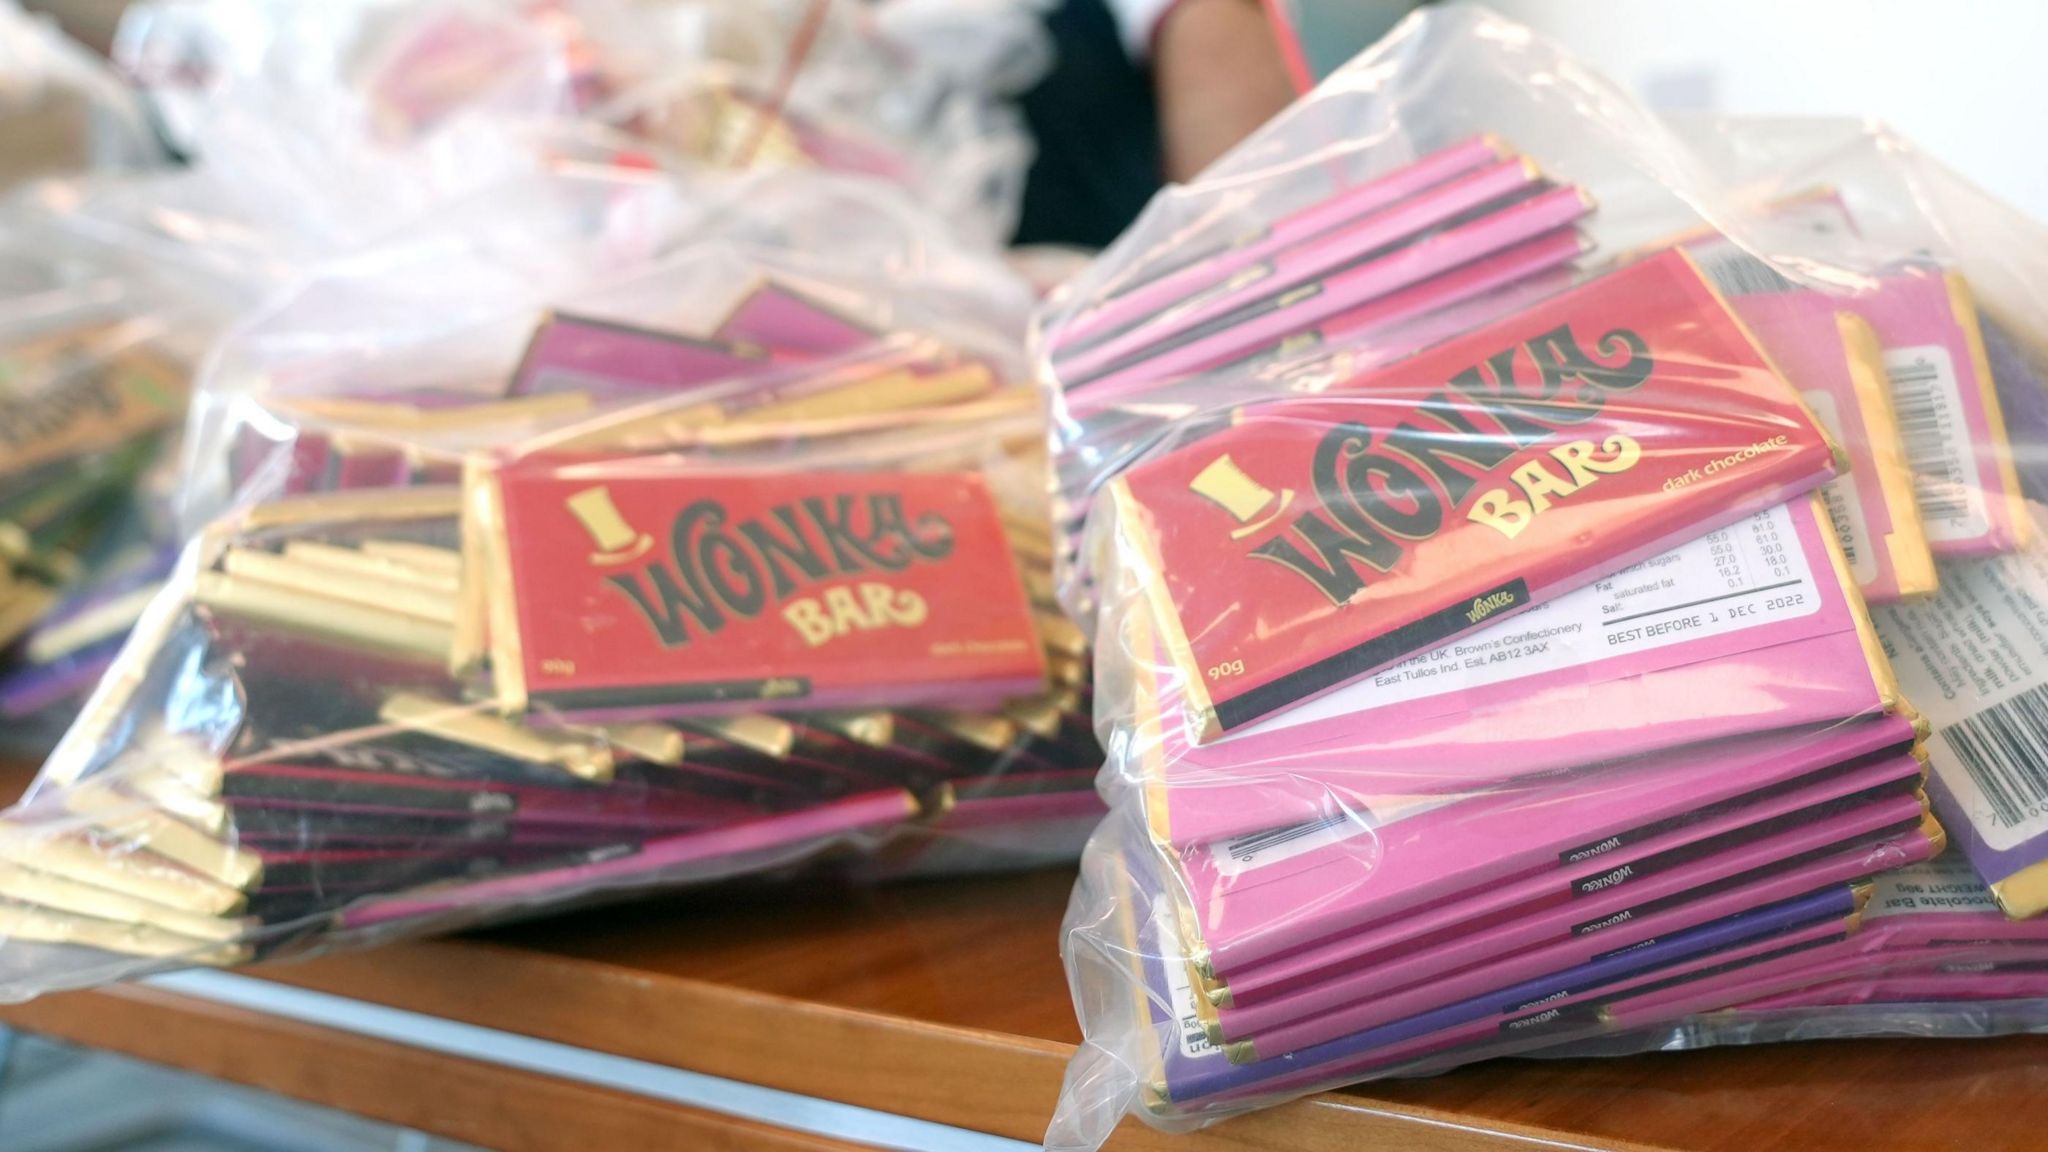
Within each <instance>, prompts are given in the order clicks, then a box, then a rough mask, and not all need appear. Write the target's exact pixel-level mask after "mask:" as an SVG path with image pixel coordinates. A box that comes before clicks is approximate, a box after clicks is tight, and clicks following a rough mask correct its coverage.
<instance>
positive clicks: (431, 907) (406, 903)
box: [340, 790, 920, 930]
mask: <svg viewBox="0 0 2048 1152" xmlns="http://www.w3.org/2000/svg"><path fill="white" fill-rule="evenodd" d="M919 811H920V808H919V805H918V803H917V800H916V798H915V797H913V796H911V795H910V794H909V793H907V792H903V791H900V790H884V791H877V792H866V793H861V794H859V795H856V796H849V797H845V798H843V799H840V800H834V801H830V802H828V803H824V804H819V805H816V806H814V807H810V808H805V809H802V810H799V811H796V812H788V813H779V814H773V815H765V816H762V817H760V818H759V819H755V820H751V821H747V822H744V823H740V824H734V825H728V826H725V827H721V828H716V829H712V830H709V831H705V832H695V833H684V834H681V835H678V836H672V837H665V838H662V839H659V840H651V841H648V842H647V843H645V844H642V845H640V846H638V847H637V848H634V849H631V850H625V851H617V852H612V853H608V854H605V855H603V856H602V857H601V858H595V859H591V860H588V861H584V862H582V863H578V864H573V865H570V866H567V867H555V868H547V869H542V870H537V871H533V872H530V873H525V874H518V875H508V876H499V877H494V878H491V879H488V880H481V881H477V882H474V883H467V884H452V885H446V886H442V887H438V888H429V889H425V890H423V891H420V892H416V893H407V894H403V895H396V896H388V897H378V898H375V899H371V900H366V901H364V902H361V903H359V904H357V905H355V906H353V907H351V908H349V909H348V910H347V911H346V912H345V913H344V914H343V915H342V917H341V921H340V927H341V928H342V929H343V930H350V929H359V928H370V927H379V926H384V925H389V924H393V923H401V922H405V921H410V920H417V919H425V918H431V917H435V916H442V915H449V914H455V913H463V912H468V913H470V914H475V912H476V911H477V910H478V909H487V908H504V907H507V906H516V905H518V904H521V903H527V902H532V901H537V900H545V899H556V898H559V897H561V896H564V895H568V894H570V893H573V892H577V891H582V890H586V889H589V888H593V887H597V886H599V885H604V886H613V885H619V884H626V883H634V882H639V883H653V882H656V881H659V880H662V879H664V878H673V876H672V874H673V873H675V872H677V871H680V870H686V869H692V868H697V869H704V870H706V871H708V872H710V873H711V874H730V873H735V872H739V871H744V870H745V869H746V866H747V865H746V862H747V860H748V859H749V858H750V857H761V856H767V855H771V854H773V853H775V852H778V851H786V850H790V849H795V848H800V847H815V846H816V845H817V844H818V843H820V842H821V841H825V840H829V839H831V838H834V837H840V836H848V835H852V834H855V833H859V832H864V831H873V830H878V829H882V828H887V827H890V826H893V825H896V824H900V823H902V822H903V821H905V820H908V819H911V818H913V817H915V816H916V815H917V814H918V813H919Z"/></svg>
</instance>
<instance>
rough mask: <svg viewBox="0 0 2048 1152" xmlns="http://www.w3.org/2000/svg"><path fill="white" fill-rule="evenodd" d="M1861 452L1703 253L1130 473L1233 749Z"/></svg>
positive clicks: (1182, 631)
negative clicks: (1285, 718) (1843, 445)
mask: <svg viewBox="0 0 2048 1152" xmlns="http://www.w3.org/2000/svg"><path fill="white" fill-rule="evenodd" d="M1838 467H1839V453H1838V450H1837V449H1836V448H1835V446H1834V444H1833V443H1832V442H1831V441H1830V439H1829V438H1828V436H1827V434H1826V432H1825V431H1823V430H1822V428H1821V426H1820V425H1819V423H1818V422H1817V421H1816V419H1815V417H1814V414H1813V413H1812V411H1811V410H1810V409H1809V408H1808V407H1807V406H1806V403H1805V401H1804V400H1803V399H1802V398H1801V397H1800V395H1799V393H1798V392H1797V391H1796V390H1795V389H1794V388H1793V387H1792V386H1791V385H1789V384H1788V383H1787V382H1786V381H1785V379H1784V378H1783V376H1782V375H1781V374H1780V373H1779V372H1778V370H1777V369H1776V368H1775V367H1774V366H1773V365H1772V363H1771V362H1770V360H1769V358H1768V357H1767V356H1766V355H1765V354H1764V352H1763V351H1762V350H1761V349H1760V348H1759V347H1758V345H1757V343H1756V341H1755V340H1754V339H1753V338H1752V336H1751V334H1750V333H1749V331H1748V330H1747V329H1746V328H1745V327H1744V326H1743V324H1742V323H1741V321H1740V320H1739V319H1738V318H1737V317H1736V316H1735V315H1734V314H1733V313H1732V312H1731V311H1730V309H1729V308H1728V306H1727V304H1726V302H1725V301H1724V300H1722V298H1721V297H1720V296H1719V294H1718V293H1716V292H1715V290H1714V289H1713V288H1712V286H1711V285H1709V284H1708V283H1707V281H1706V280H1705V279H1704V278H1703V277H1702V275H1701V274H1700V272H1699V270H1698V269H1697V268H1696V267H1695V266H1694V265H1693V263H1692V261H1691V260H1690V259H1689V258H1688V257H1687V256H1686V255H1685V254H1684V253H1682V252H1679V251H1675V250H1674V251H1670V252H1667V253H1665V254H1663V255H1661V256H1658V257H1654V258H1651V259H1649V260H1645V261H1642V262H1640V263H1637V264H1633V265H1630V266H1628V267H1625V268H1623V269H1621V270H1619V271H1616V272H1614V273H1611V274H1609V275H1607V276H1603V277H1601V278H1599V279H1597V280H1594V281H1591V282H1589V283H1587V284H1586V285H1584V286H1582V287H1580V288H1577V289H1575V290H1573V291H1571V292H1567V293H1564V294H1562V295H1559V296H1556V297H1553V298H1551V299H1549V300H1547V301H1544V302H1542V303H1539V304H1537V305H1535V306H1534V307H1531V308H1529V309H1527V310H1525V311H1523V312H1521V313H1519V314H1517V315H1515V316H1513V317H1511V318H1509V319H1507V320H1504V321H1502V322H1499V323H1496V324H1493V325H1490V326H1488V327H1486V328H1483V329H1479V330H1476V331H1474V332H1472V333H1470V334H1469V335H1467V336H1465V337H1462V338H1460V339H1457V340H1453V341H1450V342H1447V343H1445V344H1442V345H1439V346H1437V347H1436V348H1434V349H1432V350H1430V351H1428V352H1426V353H1423V354H1421V355H1418V356H1416V357H1413V358H1411V359H1409V360H1407V361H1404V362H1402V363H1400V364H1397V365H1394V366H1392V367H1390V368H1387V369H1384V370H1381V371H1379V372H1376V373H1372V374H1370V375H1367V376H1364V377H1361V378H1358V379H1355V380H1353V381H1351V382H1349V383H1348V384H1346V385H1343V386H1341V387H1339V388H1336V389H1333V390H1332V391H1331V392H1330V393H1327V394H1325V395H1323V396H1321V397H1318V398H1315V399H1312V400H1289V401H1282V402H1277V403H1272V404H1267V405H1263V406H1259V407H1253V408H1247V409H1244V410H1241V411H1240V412H1238V413H1237V415H1236V416H1235V418H1234V421H1233V426H1232V427H1231V428H1229V429H1228V430H1227V431H1224V432H1221V433H1218V434H1216V435H1214V436H1211V437H1209V438H1207V439H1204V440H1202V441H1200V442H1198V443H1196V444H1192V445H1189V446H1187V447H1185V448H1182V449H1180V450H1178V451H1175V452H1173V453H1170V454H1168V455H1165V456H1162V457H1160V458H1158V459H1156V460H1153V461H1150V462H1148V463H1146V464H1143V465H1141V466H1139V467H1136V468H1133V469H1132V470H1130V471H1129V472H1127V473H1125V474H1124V475H1123V476H1122V477H1121V478H1120V479H1119V480H1118V481H1117V482H1116V483H1115V484H1114V485H1113V486H1112V487H1111V488H1110V490H1109V491H1110V492H1111V499H1113V500H1115V501H1117V503H1118V505H1119V508H1118V510H1117V511H1118V514H1117V516H1116V517H1115V524H1116V527H1115V530H1116V532H1117V533H1118V543H1119V545H1120V546H1121V547H1122V548H1124V549H1125V550H1126V553H1127V554H1126V556H1125V558H1124V562H1125V564H1126V565H1127V566H1128V567H1129V571H1128V572H1127V575H1128V576H1129V577H1130V578H1132V579H1133V580H1134V582H1135V583H1136V584H1138V585H1140V586H1142V587H1143V588H1144V590H1145V592H1146V594H1147V595H1148V597H1149V599H1150V603H1151V606H1152V608H1153V610H1154V611H1155V612H1156V613H1157V614H1158V615H1159V616H1160V617H1161V618H1162V621H1163V622H1164V623H1165V624H1166V628H1165V629H1164V634H1165V635H1166V636H1167V637H1168V650H1169V653H1170V655H1171V656H1172V658H1173V660H1174V663H1176V664H1177V665H1179V667H1180V671H1181V674H1182V675H1183V676H1184V677H1185V678H1186V680H1187V682H1188V684H1189V686H1190V687H1189V691H1188V692H1187V694H1186V695H1187V698H1188V700H1189V703H1190V708H1191V709H1192V711H1193V713H1194V714H1193V715H1192V716H1190V718H1189V720H1190V724H1191V726H1192V728H1193V729H1194V731H1195V733H1196V738H1197V739H1198V740H1205V741H1206V740H1211V739H1215V738H1216V737H1218V736H1220V735H1221V734H1223V733H1225V732H1228V731H1230V730H1233V729H1235V728H1238V727H1240V726H1242V725H1244V724H1246V723H1248V722H1250V721H1252V720H1255V719H1257V718H1258V717H1260V716H1263V715H1266V714H1268V713H1271V712H1273V711H1276V710H1278V709H1280V708H1284V707H1286V706H1288V705H1290V704H1293V703H1295V702H1298V701H1301V700H1305V699H1307V698H1309V697H1312V696H1315V695H1318V694H1320V693H1322V692H1324V691H1326V690H1328V689H1330V688H1333V687H1335V686H1337V685H1339V684H1342V683H1345V682H1347V681H1349V680H1352V679H1354V678H1356V677H1358V676H1361V675H1364V674H1367V673H1370V672H1372V671H1375V670H1377V669H1380V668H1384V667H1386V666H1387V665H1389V664H1392V663H1394V662H1395V661H1397V660H1399V659H1401V658H1402V657H1404V656H1407V655H1409V654H1412V653H1414V652H1417V651H1420V650H1423V649H1427V648H1432V647H1435V646H1437V645H1440V644H1443V643H1444V642H1446V641H1448V640H1450V639H1452V638H1454V637H1456V636H1458V635H1460V634H1462V633H1465V632H1467V631H1470V630H1472V629H1474V628H1477V627H1479V626H1480V625H1482V624H1484V623H1487V622H1490V621H1494V620H1498V619H1501V618H1503V617H1505V616H1506V615H1508V614H1511V613H1513V612H1515V611H1518V610H1520V609H1523V608H1527V607H1529V606H1531V605H1534V604H1537V603H1541V602H1543V601H1545V600H1548V599H1551V598H1553V597H1555V596H1557V595H1559V594H1561V593H1563V592H1565V591H1568V590H1570V589H1572V588H1574V587H1577V586H1579V585H1581V584H1585V583H1587V582H1588V581H1590V580H1593V579H1596V578H1598V577H1599V576H1601V575H1603V574H1605V573H1607V572H1611V571H1614V570H1616V569H1619V568H1623V567H1626V566H1628V565H1630V564H1633V563H1636V562H1637V561H1640V560H1642V559H1645V558H1647V557H1649V556H1651V555H1654V554H1655V553H1657V552H1658V551H1661V550H1663V549H1667V548H1669V547H1671V546H1672V545H1674V544H1676V543H1679V542H1682V541H1684V540H1689V539H1692V538H1694V537H1697V536H1700V535H1704V534H1705V533H1707V532H1709V531H1712V530H1714V529H1716V528H1719V527H1722V526H1724V525H1726V524H1729V523H1731V522H1733V521H1734V520H1736V519H1737V518H1739V517H1742V516H1746V515H1749V514H1751V513H1754V512H1756V511H1759V510H1761V509H1763V508H1766V507H1769V506H1770V505H1772V504H1776V503H1780V502H1783V501H1785V500H1787V499H1789V498H1791V497H1792V496H1795V495H1798V494H1799V493H1802V492H1805V491H1807V490H1810V489H1812V488H1813V487H1815V486H1817V485H1818V484H1820V483H1822V482H1823V481H1825V480H1827V479H1828V478H1830V477H1831V476H1833V475H1834V474H1835V472H1836V471H1837V469H1838Z"/></svg>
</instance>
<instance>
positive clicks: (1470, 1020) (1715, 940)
mask: <svg viewBox="0 0 2048 1152" xmlns="http://www.w3.org/2000/svg"><path fill="white" fill-rule="evenodd" d="M1864 898H1865V891H1864V889H1862V888H1861V887H1860V886H1857V885H1852V884H1834V885H1828V886H1825V887H1820V888H1817V889H1815V890H1813V891H1811V892H1808V893H1805V894H1803V895H1800V896H1795V897H1792V898H1790V899H1787V900H1782V901H1778V902H1776V903H1773V904H1767V905H1764V906H1762V907H1759V908H1755V909H1751V910H1749V911H1745V912H1740V913H1737V914H1735V915H1732V916H1728V917H1724V918H1722V919H1720V920H1715V921H1711V922H1708V923H1706V924H1702V925H1699V926H1697V927H1694V928H1689V929H1685V930H1682V931H1678V932H1672V933H1669V934H1666V935H1664V936H1661V937H1657V938H1654V939H1652V940H1649V941H1645V942H1644V943H1642V944H1640V945H1637V946H1635V947H1632V948H1623V949H1617V950H1614V951H1612V952H1608V953H1604V954H1602V955H1600V956H1597V957H1595V958H1593V959H1592V960H1589V961H1586V962H1585V963H1582V964H1578V965H1574V966H1572V967H1570V968H1567V969H1564V970H1562V971H1558V972H1554V973H1548V974H1545V975H1542V976H1538V977H1534V978H1531V979H1529V980H1524V981H1521V982H1520V983H1517V984H1514V985H1511V986H1508V987H1504V988H1501V989H1498V990H1494V991H1491V992H1487V993H1484V994H1482V995H1479V996H1474V997H1471V998H1469V999H1466V1000H1463V1001H1460V1002H1458V1003H1454V1004H1449V1005H1445V1006H1443V1007H1440V1008H1435V1009H1431V1010H1429V1011H1426V1012H1420V1013H1417V1014H1415V1015H1412V1016H1408V1017H1405V1018H1403V1019H1400V1020H1396V1021H1392V1022H1389V1023H1387V1024H1383V1025H1380V1026H1378V1027H1375V1028H1369V1029H1364V1030H1361V1031H1359V1032H1355V1033H1351V1034H1349V1035H1346V1036H1343V1037H1339V1038H1337V1039H1334V1040H1331V1041H1327V1042H1324V1043H1322V1044H1317V1045H1312V1046H1310V1047H1308V1048H1306V1049H1302V1050H1300V1051H1297V1052H1294V1053H1290V1054H1289V1055H1288V1056H1286V1057H1285V1058H1282V1059H1277V1060H1264V1061H1259V1062H1256V1063H1251V1064H1241V1063H1232V1062H1229V1061H1227V1060H1224V1059H1216V1058H1213V1057H1212V1058H1210V1059H1207V1060H1203V1061H1199V1062H1197V1061H1192V1060H1190V1061H1185V1062H1184V1063H1185V1064H1186V1065H1187V1068H1186V1072H1185V1074H1183V1075H1181V1076H1179V1077H1176V1078H1174V1079H1173V1080H1171V1081H1170V1082H1169V1084H1168V1085H1164V1086H1163V1087H1166V1088H1167V1089H1168V1091H1167V1092H1165V1093H1162V1095H1163V1096H1165V1097H1166V1098H1168V1099H1170V1100H1171V1101H1173V1102H1174V1103H1176V1104H1182V1105H1185V1104H1190V1103H1199V1102H1204V1101H1217V1100H1222V1099H1228V1098H1232V1097H1241V1096H1244V1095H1247V1094H1251V1093H1269V1092H1277V1091H1285V1090H1288V1089H1289V1088H1295V1087H1300V1086H1305V1085H1309V1084H1316V1083H1337V1082H1340V1081H1342V1080H1346V1079H1352V1078H1355V1077H1357V1076H1359V1075H1361V1074H1363V1073H1365V1072H1367V1071H1370V1070H1374V1069H1381V1068H1391V1067H1395V1066H1398V1065H1400V1064H1403V1063H1406V1062H1409V1061H1412V1060H1414V1059H1417V1058H1418V1057H1421V1056H1424V1055H1428V1054H1432V1053H1437V1052H1443V1051H1447V1050H1450V1049H1453V1048H1457V1047H1469V1048H1472V1049H1478V1050H1483V1051H1485V1052H1486V1053H1489V1054H1506V1053H1508V1052H1511V1051H1516V1050H1519V1049H1521V1048H1526V1047H1528V1046H1529V1045H1531V1044H1532V1043H1539V1042H1550V1041H1551V1039H1552V1038H1553V1037H1554V1036H1555V1035H1556V1034H1557V1033H1558V1032H1560V1031H1569V1030H1574V1029H1576V1030H1585V1029H1586V1028H1587V1026H1588V1024H1589V1023H1591V1021H1590V1020H1589V1013H1588V1012H1587V1011H1586V1008H1587V1006H1588V1005H1589V1003H1590V1002H1594V1001H1596V1000H1597V998H1599V997H1601V996H1603V995H1608V994H1611V993H1612V992H1613V991H1614V990H1616V989H1625V988H1628V987H1631V986H1638V985H1641V984H1645V983H1648V982H1651V981H1657V980H1670V979H1674V978H1676V979H1685V978H1689V977H1691V976H1692V975H1693V974H1695V973H1698V972H1701V971H1704V970H1715V969H1719V968H1723V967H1726V966H1735V965H1743V964H1749V963H1756V962H1759V961H1760V960H1761V959H1763V958H1767V957H1770V956H1773V955H1777V954H1782V953H1783V952H1784V951H1786V950H1788V949H1798V948H1808V947H1814V946H1818V945H1820V944H1823V943H1825V942H1828V941H1832V940H1837V939H1841V938H1843V937H1844V936H1846V935H1848V934H1850V933H1853V932H1854V931H1855V930H1856V927H1857V924H1858V911H1857V908H1858V905H1859V904H1860V903H1861V901H1862V900H1863V899H1864Z"/></svg>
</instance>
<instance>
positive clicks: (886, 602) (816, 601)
mask: <svg viewBox="0 0 2048 1152" xmlns="http://www.w3.org/2000/svg"><path fill="white" fill-rule="evenodd" d="M930 613H931V608H930V606H929V605H927V604H926V603H925V599H924V597H923V596H920V595H919V594H917V593H916V592H913V591H911V590H909V589H907V588H906V589H898V588H893V587H891V586H889V585H887V584H883V583H880V582H878V581H872V580H869V581H863V582H862V583H860V584H851V585H841V586H840V587H837V588H827V589H825V591H824V594H823V595H822V596H817V597H813V596H806V597H804V598H802V599H799V600H792V601H790V602H789V603H788V604H786V605H784V606H783V609H782V618H783V619H784V620H786V621H788V622H789V626H790V627H791V628H794V629H796V634H797V635H798V636H800V637H802V638H803V642H804V643H805V644H806V645H808V646H810V647H812V648H816V647H818V646H819V645H820V644H823V643H825V642H826V641H828V640H833V639H837V638H838V637H841V636H844V635H846V634H847V633H849V632H853V631H856V630H858V631H862V632H867V631H872V630H874V629H877V628H889V627H901V628H915V627H916V626H918V625H919V624H922V623H924V622H925V618H926V617H927V616H928V615H930Z"/></svg>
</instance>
